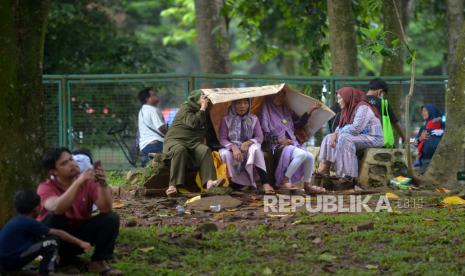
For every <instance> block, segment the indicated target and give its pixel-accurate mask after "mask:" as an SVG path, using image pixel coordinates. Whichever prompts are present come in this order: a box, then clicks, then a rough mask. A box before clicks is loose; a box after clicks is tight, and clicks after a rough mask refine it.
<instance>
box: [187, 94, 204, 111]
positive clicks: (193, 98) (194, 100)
mask: <svg viewBox="0 0 465 276" xmlns="http://www.w3.org/2000/svg"><path fill="white" fill-rule="evenodd" d="M201 95H202V91H201V90H194V91H192V92H191V94H190V95H189V97H188V98H187V101H185V102H184V103H185V104H188V105H189V106H191V107H193V108H195V109H200V103H199V101H200V96H201Z"/></svg>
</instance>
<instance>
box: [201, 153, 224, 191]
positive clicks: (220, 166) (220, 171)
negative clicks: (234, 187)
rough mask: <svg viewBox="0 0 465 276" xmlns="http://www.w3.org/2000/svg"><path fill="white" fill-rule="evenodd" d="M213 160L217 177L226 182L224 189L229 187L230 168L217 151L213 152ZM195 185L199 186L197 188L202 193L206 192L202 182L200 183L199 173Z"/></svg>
mask: <svg viewBox="0 0 465 276" xmlns="http://www.w3.org/2000/svg"><path fill="white" fill-rule="evenodd" d="M212 159H213V166H214V167H215V170H216V177H217V178H223V179H224V180H225V181H224V184H223V187H229V177H228V167H226V163H223V160H221V156H220V153H219V152H217V151H213V152H212ZM195 183H196V184H197V187H199V189H200V191H202V192H203V191H204V190H205V189H204V188H203V186H202V181H200V175H199V173H197V175H196V177H195Z"/></svg>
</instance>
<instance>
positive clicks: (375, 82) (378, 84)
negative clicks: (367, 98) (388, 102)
mask: <svg viewBox="0 0 465 276" xmlns="http://www.w3.org/2000/svg"><path fill="white" fill-rule="evenodd" d="M368 89H369V90H378V89H381V90H383V92H384V93H386V94H387V93H388V91H389V87H388V85H387V83H386V82H385V81H383V80H382V79H380V78H376V79H372V80H371V81H370V83H369V84H368Z"/></svg>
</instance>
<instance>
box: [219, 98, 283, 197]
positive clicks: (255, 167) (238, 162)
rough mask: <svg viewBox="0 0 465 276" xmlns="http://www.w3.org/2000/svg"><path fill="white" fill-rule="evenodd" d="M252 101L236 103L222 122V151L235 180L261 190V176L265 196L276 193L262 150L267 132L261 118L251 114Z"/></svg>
mask: <svg viewBox="0 0 465 276" xmlns="http://www.w3.org/2000/svg"><path fill="white" fill-rule="evenodd" d="M250 106H251V103H250V99H241V100H237V101H234V102H232V104H231V106H230V107H229V112H228V115H226V116H225V117H224V118H223V120H222V121H221V125H220V139H219V142H220V144H221V145H222V146H223V147H224V148H222V149H220V155H221V159H222V160H223V162H226V164H227V167H228V174H229V176H230V177H231V181H232V182H233V183H235V184H239V185H243V186H251V187H253V188H255V189H256V188H257V186H256V183H255V177H254V172H257V173H258V175H259V177H260V182H261V183H262V185H263V191H264V193H265V194H274V189H273V187H272V186H271V185H270V184H269V181H268V177H267V174H266V166H265V159H264V157H263V152H262V150H261V143H262V142H263V133H262V130H261V127H260V122H259V121H258V118H257V116H255V115H253V114H251V113H250Z"/></svg>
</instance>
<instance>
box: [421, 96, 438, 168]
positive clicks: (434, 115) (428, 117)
mask: <svg viewBox="0 0 465 276" xmlns="http://www.w3.org/2000/svg"><path fill="white" fill-rule="evenodd" d="M421 116H422V118H423V120H424V123H423V126H422V127H421V128H420V130H419V131H418V135H417V142H418V144H417V149H418V155H417V159H416V161H415V163H414V166H420V165H421V159H424V158H425V157H427V158H428V159H431V157H432V155H433V153H434V151H435V150H436V146H437V144H436V146H434V147H432V146H429V147H428V148H425V143H426V141H427V140H428V139H431V136H436V137H441V136H442V134H443V133H444V123H443V122H442V113H441V111H439V110H438V109H437V108H436V106H434V105H433V104H425V105H424V106H422V107H421ZM431 151H432V153H431ZM425 155H428V156H425Z"/></svg>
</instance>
